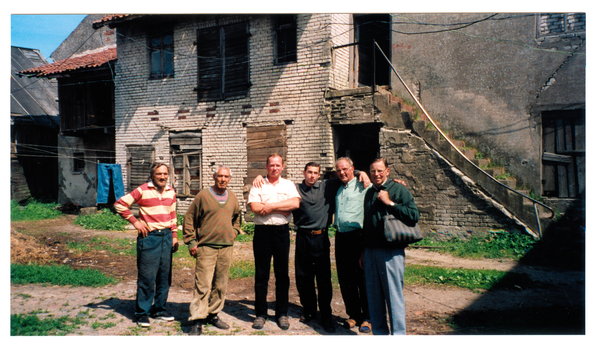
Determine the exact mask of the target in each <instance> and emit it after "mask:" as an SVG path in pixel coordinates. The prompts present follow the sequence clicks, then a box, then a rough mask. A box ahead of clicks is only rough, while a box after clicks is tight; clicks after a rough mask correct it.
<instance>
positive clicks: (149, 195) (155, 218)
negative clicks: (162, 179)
mask: <svg viewBox="0 0 600 347" xmlns="http://www.w3.org/2000/svg"><path fill="white" fill-rule="evenodd" d="M134 203H137V204H138V206H139V207H140V213H139V217H140V220H141V221H142V223H145V224H146V225H148V228H149V229H150V231H153V230H160V229H166V228H169V229H171V232H172V233H173V237H177V214H176V212H175V211H176V210H175V206H176V199H175V190H174V189H173V188H171V187H169V186H166V187H165V190H164V191H163V193H162V195H161V194H160V193H159V192H158V190H156V187H154V184H153V183H152V181H150V182H148V183H144V184H142V185H141V186H139V187H137V188H136V189H135V190H133V191H132V192H131V193H129V194H127V195H125V196H123V197H122V198H120V199H119V200H118V201H117V202H115V210H117V212H118V213H119V215H121V217H122V218H123V219H125V220H127V221H129V222H130V223H131V224H133V223H135V222H136V221H137V219H136V218H135V216H134V215H133V213H131V210H130V209H129V208H130V207H131V205H133V204H134Z"/></svg>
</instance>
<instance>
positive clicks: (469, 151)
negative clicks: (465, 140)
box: [462, 148, 477, 161]
mask: <svg viewBox="0 0 600 347" xmlns="http://www.w3.org/2000/svg"><path fill="white" fill-rule="evenodd" d="M462 152H463V153H464V155H465V156H466V157H467V158H469V160H470V161H473V160H475V156H476V155H477V150H476V149H474V148H465V149H462Z"/></svg>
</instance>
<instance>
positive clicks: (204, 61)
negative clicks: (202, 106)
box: [195, 22, 251, 102]
mask: <svg viewBox="0 0 600 347" xmlns="http://www.w3.org/2000/svg"><path fill="white" fill-rule="evenodd" d="M196 37H197V48H198V49H197V54H198V82H197V86H196V88H195V90H196V92H197V93H198V102H205V101H222V100H231V99H239V98H245V97H247V96H248V91H249V89H250V86H251V83H250V37H251V35H250V31H249V26H248V22H238V23H233V24H227V25H220V26H213V27H208V28H202V29H198V30H197V32H196Z"/></svg>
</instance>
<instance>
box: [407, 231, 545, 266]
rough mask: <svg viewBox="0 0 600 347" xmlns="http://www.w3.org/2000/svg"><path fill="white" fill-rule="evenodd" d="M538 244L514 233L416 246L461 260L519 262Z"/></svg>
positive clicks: (528, 237)
mask: <svg viewBox="0 0 600 347" xmlns="http://www.w3.org/2000/svg"><path fill="white" fill-rule="evenodd" d="M537 242H538V240H536V239H534V238H533V237H531V236H529V235H522V234H515V233H504V232H502V233H489V234H488V235H485V236H472V237H471V238H470V239H469V240H468V241H462V240H459V239H458V238H456V237H455V238H453V239H451V240H448V241H443V242H441V241H433V240H432V239H431V238H425V239H423V240H421V241H419V242H417V243H414V245H416V246H419V245H420V246H434V247H436V249H435V251H436V252H440V253H449V254H451V255H453V256H457V257H463V258H473V259H481V258H490V259H496V258H510V259H515V260H519V259H521V258H522V257H523V256H524V255H525V254H527V252H529V251H530V250H531V249H532V248H533V247H534V246H535V245H536V243H537Z"/></svg>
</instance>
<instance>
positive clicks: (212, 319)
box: [207, 315, 229, 330]
mask: <svg viewBox="0 0 600 347" xmlns="http://www.w3.org/2000/svg"><path fill="white" fill-rule="evenodd" d="M207 320H208V322H209V323H210V324H212V325H213V326H214V327H215V328H218V329H223V330H227V329H229V324H227V323H225V322H223V321H222V320H220V319H219V317H218V316H217V315H214V316H209V317H208V319H207Z"/></svg>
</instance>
